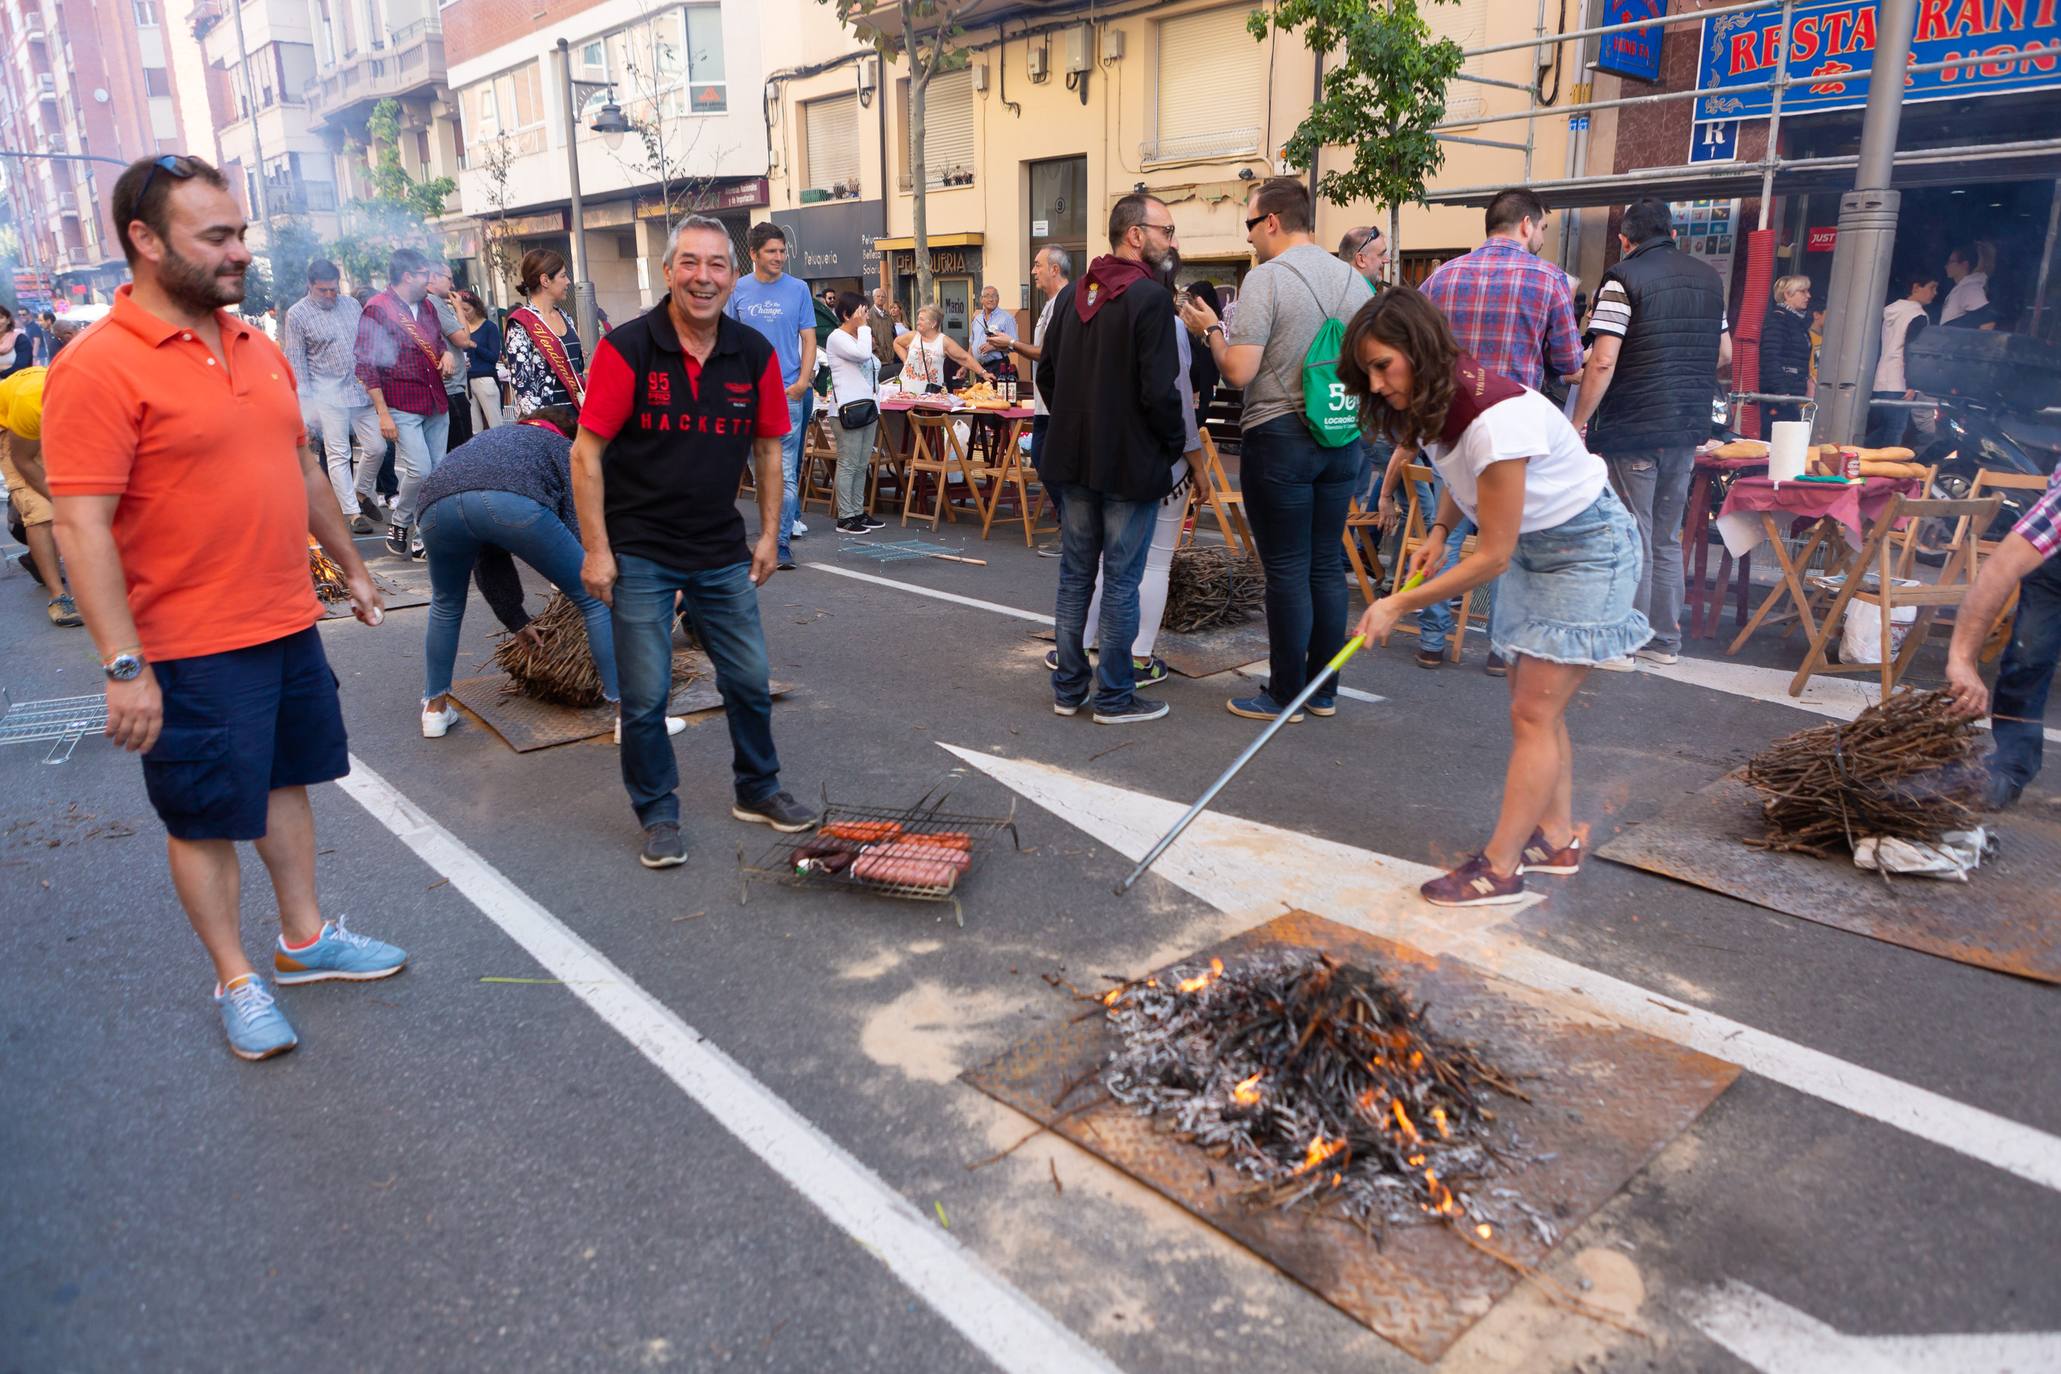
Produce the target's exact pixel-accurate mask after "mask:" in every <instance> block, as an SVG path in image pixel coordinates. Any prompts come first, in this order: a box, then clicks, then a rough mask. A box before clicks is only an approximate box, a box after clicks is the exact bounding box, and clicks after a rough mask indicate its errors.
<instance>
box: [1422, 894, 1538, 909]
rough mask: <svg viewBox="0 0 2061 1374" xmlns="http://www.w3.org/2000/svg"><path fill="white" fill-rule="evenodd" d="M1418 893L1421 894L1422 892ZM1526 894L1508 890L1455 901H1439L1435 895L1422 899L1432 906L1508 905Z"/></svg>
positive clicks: (1520, 899) (1518, 900)
mask: <svg viewBox="0 0 2061 1374" xmlns="http://www.w3.org/2000/svg"><path fill="white" fill-rule="evenodd" d="M1418 895H1419V896H1423V894H1422V893H1419V894H1418ZM1528 895H1530V894H1528V893H1524V892H1509V893H1499V894H1497V895H1496V896H1493V897H1468V898H1465V899H1463V900H1461V901H1457V902H1456V901H1451V900H1446V901H1441V900H1440V899H1439V898H1437V897H1425V898H1424V900H1425V901H1427V902H1429V903H1431V904H1432V905H1433V906H1510V905H1512V904H1513V903H1516V902H1521V901H1523V900H1524V899H1525V898H1526V897H1527V896H1528Z"/></svg>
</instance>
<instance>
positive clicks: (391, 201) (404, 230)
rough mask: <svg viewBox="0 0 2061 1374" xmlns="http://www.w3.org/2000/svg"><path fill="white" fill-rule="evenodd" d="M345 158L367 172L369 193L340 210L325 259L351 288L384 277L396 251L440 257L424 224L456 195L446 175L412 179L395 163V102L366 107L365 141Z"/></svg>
mask: <svg viewBox="0 0 2061 1374" xmlns="http://www.w3.org/2000/svg"><path fill="white" fill-rule="evenodd" d="M350 151H351V154H352V155H353V156H354V157H356V158H358V159H360V160H362V161H364V162H365V163H366V164H367V165H368V166H369V168H370V169H371V182H372V194H371V195H370V196H366V197H363V198H361V199H358V200H355V201H353V202H352V203H351V204H350V206H349V207H348V208H347V209H346V211H345V212H344V217H343V218H344V232H343V234H342V236H341V237H339V238H338V239H337V240H336V242H335V243H333V244H331V245H330V249H329V252H330V256H331V257H332V258H334V259H335V260H336V262H337V265H338V266H340V267H342V268H343V269H344V270H345V271H346V272H348V273H350V276H351V281H352V284H353V285H369V284H370V283H371V282H372V281H373V280H374V279H375V278H380V277H384V276H385V275H386V265H387V260H388V259H389V258H391V257H392V256H393V252H394V250H395V249H396V248H421V249H424V250H426V251H427V252H429V253H430V255H431V256H433V257H434V256H441V254H442V251H443V250H442V248H441V247H439V246H438V245H437V244H435V243H434V242H433V241H432V236H431V234H430V230H429V224H428V221H430V220H431V219H434V218H435V217H437V216H438V215H441V214H443V213H444V205H445V202H447V201H448V200H450V198H451V196H452V194H453V193H454V192H455V191H457V189H458V183H457V182H455V181H453V180H452V179H451V178H449V177H430V178H429V179H427V180H425V181H417V180H416V179H415V178H413V177H411V176H409V175H408V169H407V168H406V167H405V166H403V165H402V163H401V102H400V101H398V100H393V99H387V100H382V101H380V102H379V103H378V104H377V105H374V106H373V107H372V114H371V116H370V117H369V118H367V119H366V121H365V142H363V143H358V142H355V141H353V142H352V144H351V145H350Z"/></svg>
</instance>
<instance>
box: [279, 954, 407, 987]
mask: <svg viewBox="0 0 2061 1374" xmlns="http://www.w3.org/2000/svg"><path fill="white" fill-rule="evenodd" d="M406 967H408V961H407V960H405V959H403V960H402V961H401V962H400V963H398V964H395V965H394V966H393V967H392V968H377V969H369V970H367V971H366V972H364V973H349V972H346V971H345V970H343V969H333V968H320V969H307V970H305V971H303V972H300V973H287V972H285V971H284V970H282V969H280V968H278V967H277V966H276V965H275V966H274V967H273V970H272V981H273V982H275V983H277V984H278V985H279V986H281V987H283V988H290V987H295V986H298V985H299V984H301V983H376V982H378V981H379V980H380V979H382V978H391V977H393V976H394V975H395V974H396V973H399V972H400V971H401V970H402V969H404V968H406Z"/></svg>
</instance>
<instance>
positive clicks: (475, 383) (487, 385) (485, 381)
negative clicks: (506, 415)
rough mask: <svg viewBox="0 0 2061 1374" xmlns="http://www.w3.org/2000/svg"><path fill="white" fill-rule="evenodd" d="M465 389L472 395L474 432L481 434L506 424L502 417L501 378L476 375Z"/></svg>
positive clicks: (467, 383)
mask: <svg viewBox="0 0 2061 1374" xmlns="http://www.w3.org/2000/svg"><path fill="white" fill-rule="evenodd" d="M465 390H466V393H467V394H468V395H470V396H471V397H472V432H473V433H474V434H480V433H483V432H485V431H487V430H490V429H494V428H497V427H498V426H500V425H503V424H506V423H507V421H505V420H503V419H502V418H501V379H500V378H499V377H474V378H472V379H471V380H469V381H467V382H466V384H465Z"/></svg>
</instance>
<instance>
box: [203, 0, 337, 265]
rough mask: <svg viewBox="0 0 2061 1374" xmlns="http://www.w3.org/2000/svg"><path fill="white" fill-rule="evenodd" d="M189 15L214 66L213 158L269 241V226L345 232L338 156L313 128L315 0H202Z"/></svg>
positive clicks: (253, 237)
mask: <svg viewBox="0 0 2061 1374" xmlns="http://www.w3.org/2000/svg"><path fill="white" fill-rule="evenodd" d="M186 22H187V26H188V28H189V29H190V30H191V32H192V33H193V36H194V37H195V38H196V39H198V40H199V42H200V46H201V54H202V58H203V60H204V63H205V69H206V73H207V97H208V115H209V118H210V119H211V120H212V121H213V124H214V145H215V146H214V153H215V159H214V160H215V163H216V165H217V166H219V167H220V168H221V169H222V172H223V174H224V175H225V176H227V177H228V178H229V184H230V186H231V187H232V188H233V189H234V190H235V192H236V194H237V196H238V198H239V199H240V200H241V201H242V203H243V206H244V212H245V213H246V214H247V215H248V216H249V217H250V222H251V229H250V241H251V243H252V245H253V246H254V247H257V248H260V249H263V248H265V247H266V246H268V244H269V242H270V230H271V226H272V225H273V224H275V223H282V222H284V221H287V220H289V219H292V220H298V221H301V222H303V223H305V224H306V225H307V226H308V228H309V229H310V230H311V231H312V232H313V233H314V234H315V235H316V236H317V237H318V238H321V239H325V240H326V239H331V238H334V237H335V236H336V235H337V233H338V232H339V227H340V221H339V219H338V217H337V208H338V206H339V204H340V203H341V197H340V194H339V191H338V188H337V181H336V164H335V160H334V159H333V158H332V156H331V154H330V147H329V144H328V143H327V142H326V141H325V140H324V139H323V137H322V135H321V134H320V133H318V132H317V131H316V129H315V127H314V122H313V112H312V110H311V109H310V105H309V99H310V93H311V92H312V91H314V90H315V89H316V86H317V81H316V73H317V63H316V44H315V36H316V23H315V11H314V10H313V9H312V8H311V6H310V4H309V0H195V3H194V4H193V6H192V8H191V9H190V10H189V11H188V12H187V16H186Z"/></svg>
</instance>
